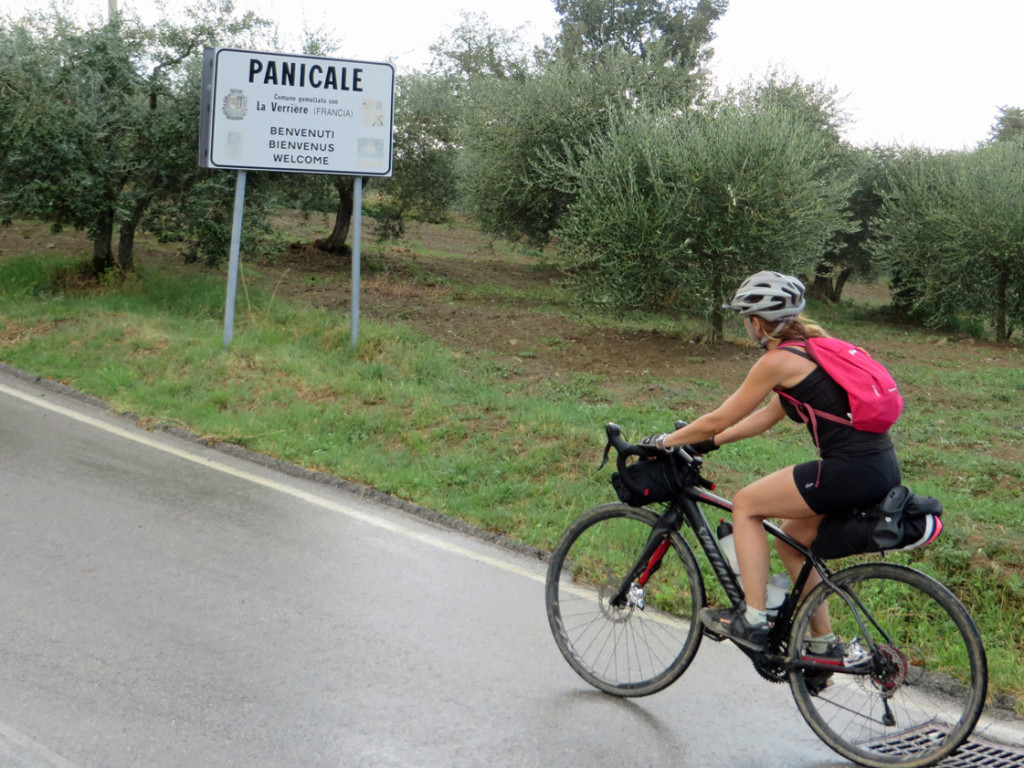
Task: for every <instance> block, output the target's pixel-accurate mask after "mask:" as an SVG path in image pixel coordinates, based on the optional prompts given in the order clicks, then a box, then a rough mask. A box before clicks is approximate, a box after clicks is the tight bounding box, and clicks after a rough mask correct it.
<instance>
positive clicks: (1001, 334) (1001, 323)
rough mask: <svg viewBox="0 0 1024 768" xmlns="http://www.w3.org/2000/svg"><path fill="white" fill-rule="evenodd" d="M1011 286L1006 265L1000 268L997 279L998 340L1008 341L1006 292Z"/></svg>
mask: <svg viewBox="0 0 1024 768" xmlns="http://www.w3.org/2000/svg"><path fill="white" fill-rule="evenodd" d="M1008 287H1009V279H1008V277H1007V274H1006V267H1005V266H1003V267H1000V268H999V276H998V278H997V279H996V341H1006V338H1007V336H1006V292H1007V290H1008Z"/></svg>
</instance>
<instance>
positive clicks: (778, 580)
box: [764, 573, 793, 616]
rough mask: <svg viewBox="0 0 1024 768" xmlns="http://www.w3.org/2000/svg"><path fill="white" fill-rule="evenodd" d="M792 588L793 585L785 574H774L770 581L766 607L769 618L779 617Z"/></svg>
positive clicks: (766, 594)
mask: <svg viewBox="0 0 1024 768" xmlns="http://www.w3.org/2000/svg"><path fill="white" fill-rule="evenodd" d="M792 586H793V584H792V582H790V580H789V577H788V576H786V574H784V573H774V574H772V577H771V578H770V579H768V587H767V590H766V592H765V603H764V607H765V610H766V611H767V612H768V615H769V616H777V615H778V613H779V608H781V607H782V604H783V603H784V602H785V601H786V595H788V594H789V590H790V587H792Z"/></svg>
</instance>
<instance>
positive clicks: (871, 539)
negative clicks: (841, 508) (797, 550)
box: [811, 485, 942, 559]
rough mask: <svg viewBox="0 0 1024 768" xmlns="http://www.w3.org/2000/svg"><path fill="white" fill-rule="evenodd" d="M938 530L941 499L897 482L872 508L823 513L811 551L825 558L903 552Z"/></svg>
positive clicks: (934, 535)
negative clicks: (837, 513)
mask: <svg viewBox="0 0 1024 768" xmlns="http://www.w3.org/2000/svg"><path fill="white" fill-rule="evenodd" d="M940 533H942V502H940V501H939V500H938V499H936V498H933V497H931V496H918V495H917V494H916V493H913V492H912V491H911V490H910V489H909V488H907V487H906V486H905V485H898V486H896V487H895V488H893V489H892V490H891V491H889V493H888V494H887V495H886V497H885V498H884V499H883V500H882V501H881V502H880V503H878V504H876V505H874V506H872V507H868V508H866V509H863V510H854V511H853V512H851V513H849V514H847V515H828V516H826V517H825V519H824V520H822V522H821V526H820V527H819V528H818V537H817V538H816V539H815V540H814V543H813V544H812V545H811V551H813V552H814V553H815V554H816V555H818V557H823V558H826V559H827V558H834V557H847V556H848V555H859V554H864V553H866V552H891V551H905V550H911V549H918V548H919V547H923V546H925V545H926V544H931V543H932V542H933V541H935V539H937V538H938V537H939V534H940Z"/></svg>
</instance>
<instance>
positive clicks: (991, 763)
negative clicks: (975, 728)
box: [939, 739, 1024, 768]
mask: <svg viewBox="0 0 1024 768" xmlns="http://www.w3.org/2000/svg"><path fill="white" fill-rule="evenodd" d="M939 768H1024V749H1016V748H1014V747H1004V746H1003V745H1002V744H993V743H992V742H989V741H982V740H981V739H971V740H970V741H968V742H966V743H965V744H964V745H963V746H962V747H960V749H958V750H957V753H956V754H955V755H953V756H952V757H949V758H946V759H945V760H943V761H942V762H941V763H939Z"/></svg>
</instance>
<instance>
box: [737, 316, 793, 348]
mask: <svg viewBox="0 0 1024 768" xmlns="http://www.w3.org/2000/svg"><path fill="white" fill-rule="evenodd" d="M791 322H792V318H786V319H785V320H783V321H782V322H780V323H779V324H778V325H776V326H775V330H774V331H772V332H771V333H769V334H767V335H765V336H759V335H758V333H757V329H756V328H754V320H753V319H752V318H751V317H750V316H749V315H748V316H745V317H744V318H743V324H744V325H746V326H747V335H749V336H750V339H751V341H753V342H754V343H755V344H757V346H758V347H760V348H761V349H768V342H769V341H771V340H772V339H774V338H776V337H777V336H778V335H779V332H780V331H781V330H782V329H783V328H785V327H786V326H787V325H789V324H790V323H791Z"/></svg>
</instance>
